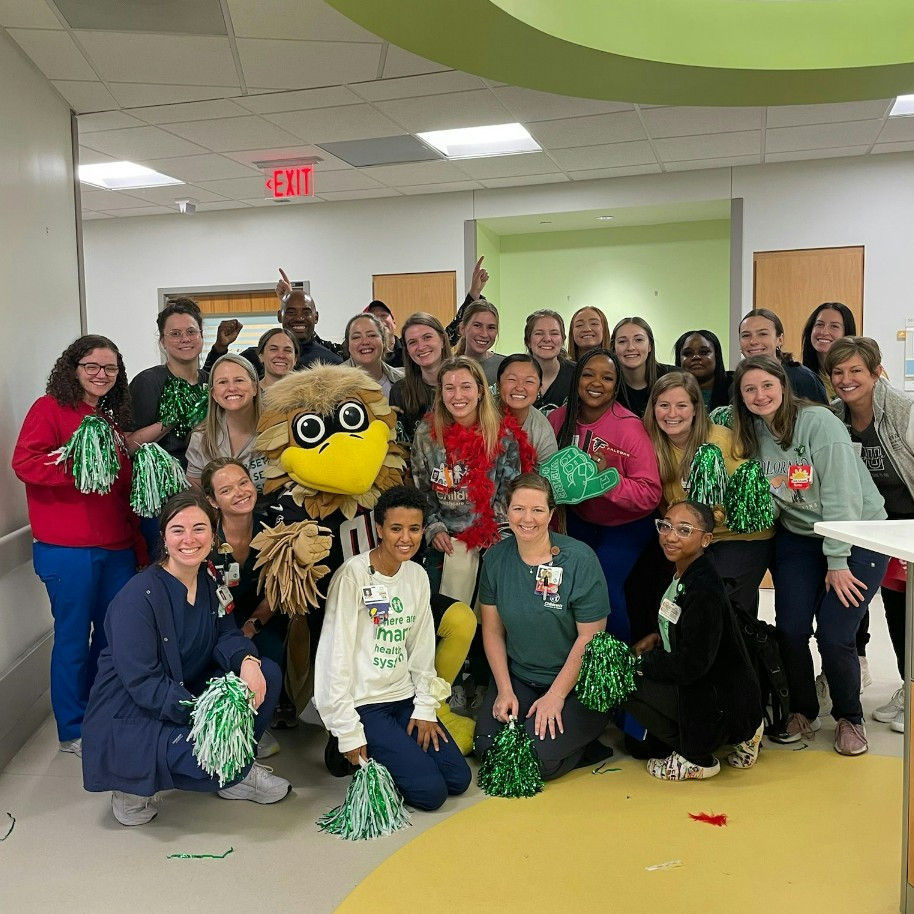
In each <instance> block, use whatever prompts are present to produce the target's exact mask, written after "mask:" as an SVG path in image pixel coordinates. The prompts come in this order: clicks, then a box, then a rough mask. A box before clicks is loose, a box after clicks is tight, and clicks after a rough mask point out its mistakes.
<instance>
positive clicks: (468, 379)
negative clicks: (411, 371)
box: [441, 368, 482, 426]
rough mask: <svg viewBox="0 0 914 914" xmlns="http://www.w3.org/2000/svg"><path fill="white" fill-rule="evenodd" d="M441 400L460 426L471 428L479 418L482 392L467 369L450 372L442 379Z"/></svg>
mask: <svg viewBox="0 0 914 914" xmlns="http://www.w3.org/2000/svg"><path fill="white" fill-rule="evenodd" d="M441 399H442V402H443V403H444V408H445V409H446V410H447V411H448V413H450V416H451V418H452V419H453V420H454V421H455V422H456V423H457V424H458V425H464V426H470V425H473V424H474V423H475V422H476V420H477V419H478V418H479V401H480V400H481V399H482V392H481V391H480V390H479V386H478V385H477V384H476V379H475V378H474V377H473V375H471V374H470V372H469V371H467V369H466V368H459V369H458V370H457V371H449V372H448V373H447V374H445V375H444V377H442V379H441Z"/></svg>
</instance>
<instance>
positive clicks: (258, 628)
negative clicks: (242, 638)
mask: <svg viewBox="0 0 914 914" xmlns="http://www.w3.org/2000/svg"><path fill="white" fill-rule="evenodd" d="M248 621H249V622H250V623H251V625H252V626H253V628H254V634H255V635H259V634H260V633H261V632H262V631H263V622H261V621H260V619H248Z"/></svg>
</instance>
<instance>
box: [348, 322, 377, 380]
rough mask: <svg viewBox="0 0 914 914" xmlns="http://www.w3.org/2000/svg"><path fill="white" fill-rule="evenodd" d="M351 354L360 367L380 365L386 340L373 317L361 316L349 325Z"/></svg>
mask: <svg viewBox="0 0 914 914" xmlns="http://www.w3.org/2000/svg"><path fill="white" fill-rule="evenodd" d="M346 342H347V343H348V345H349V356H350V358H351V359H352V361H353V362H355V364H356V365H358V366H359V367H360V368H367V367H369V366H376V365H379V364H380V362H381V359H382V358H383V356H384V340H383V339H382V337H381V334H380V333H378V328H377V325H376V324H375V322H374V321H373V320H371V318H368V317H360V318H359V319H358V320H355V321H353V322H352V323H351V324H350V325H349V336H348V337H347V338H346Z"/></svg>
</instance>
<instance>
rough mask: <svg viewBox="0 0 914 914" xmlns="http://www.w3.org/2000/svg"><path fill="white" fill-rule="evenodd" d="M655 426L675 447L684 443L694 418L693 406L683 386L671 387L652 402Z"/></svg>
mask: <svg viewBox="0 0 914 914" xmlns="http://www.w3.org/2000/svg"><path fill="white" fill-rule="evenodd" d="M654 419H656V420H657V427H658V428H659V429H660V430H661V431H662V432H664V434H666V435H667V437H668V438H669V439H670V441H672V442H673V444H675V445H676V446H677V447H681V446H682V445H683V444H685V442H686V440H687V439H688V437H689V432H690V431H691V430H692V422H693V421H694V420H695V406H694V405H693V403H692V400H691V398H690V397H689V394H688V392H687V391H686V389H685V388H684V387H671V388H670V389H669V390H668V391H667V392H666V393H664V394H661V395H660V396H659V397H658V398H657V402H656V403H655V404H654Z"/></svg>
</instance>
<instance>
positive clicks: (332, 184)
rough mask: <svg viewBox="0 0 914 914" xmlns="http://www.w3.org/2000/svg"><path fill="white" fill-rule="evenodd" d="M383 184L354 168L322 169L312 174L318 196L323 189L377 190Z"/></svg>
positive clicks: (322, 193)
mask: <svg viewBox="0 0 914 914" xmlns="http://www.w3.org/2000/svg"><path fill="white" fill-rule="evenodd" d="M383 186H384V185H382V184H381V183H380V182H378V181H375V180H374V179H373V178H370V177H369V176H368V175H367V174H366V173H365V172H362V171H359V170H358V169H355V168H350V169H349V170H348V171H323V172H318V173H317V174H316V175H315V176H314V192H315V193H316V194H317V195H318V196H319V197H323V196H324V191H331V192H335V191H339V190H347V191H348V190H377V189H378V188H381V187H383Z"/></svg>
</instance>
